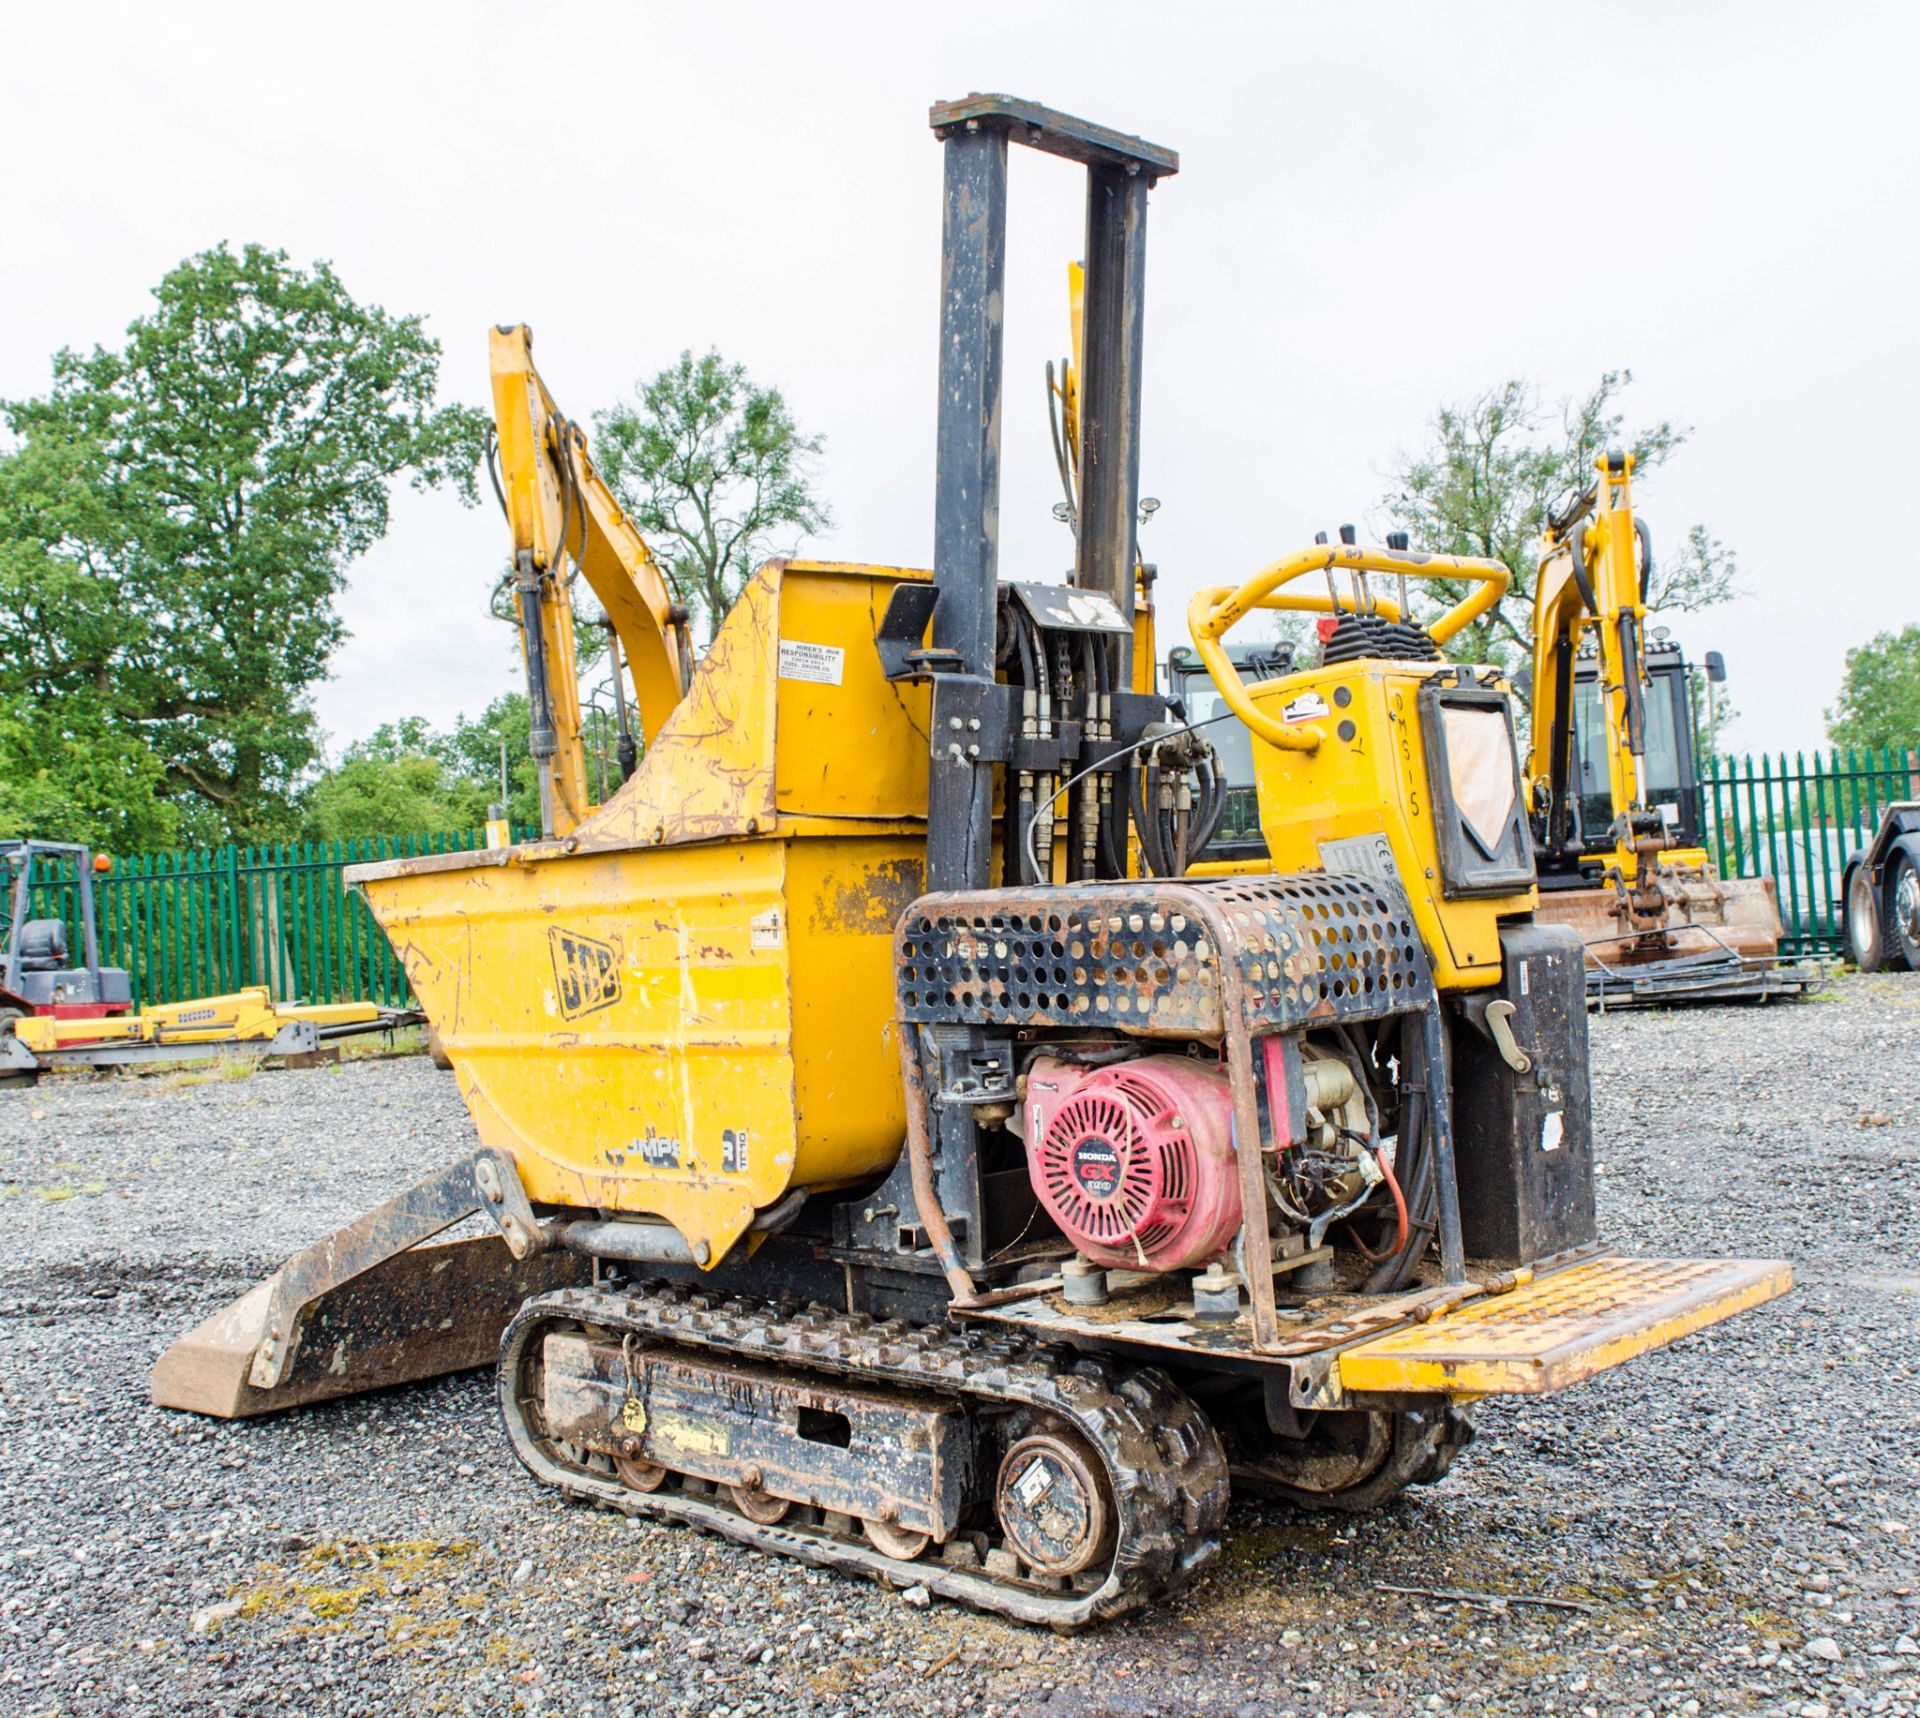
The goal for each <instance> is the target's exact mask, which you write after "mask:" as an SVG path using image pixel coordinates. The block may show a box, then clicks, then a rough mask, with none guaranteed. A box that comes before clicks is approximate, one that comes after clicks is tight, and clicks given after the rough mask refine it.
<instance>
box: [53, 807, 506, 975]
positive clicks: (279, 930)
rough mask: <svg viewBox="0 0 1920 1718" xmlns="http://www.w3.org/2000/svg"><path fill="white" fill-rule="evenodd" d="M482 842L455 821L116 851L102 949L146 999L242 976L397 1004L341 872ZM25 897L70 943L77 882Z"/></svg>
mask: <svg viewBox="0 0 1920 1718" xmlns="http://www.w3.org/2000/svg"><path fill="white" fill-rule="evenodd" d="M515 834H516V838H517V839H524V838H525V834H526V832H524V831H516V832H515ZM485 842H486V833H485V831H484V830H463V831H460V832H457V833H454V834H448V835H417V836H401V837H369V838H367V839H364V840H357V841H302V842H294V843H291V844H289V845H287V846H283V847H214V848H207V849H199V850H195V851H190V852H181V853H154V854H148V855H146V856H144V857H139V858H131V859H117V860H116V861H115V862H114V868H113V870H112V871H111V872H110V873H108V874H106V875H104V876H100V877H97V878H95V880H94V891H93V893H94V911H95V913H96V915H97V917H98V920H99V931H100V958H101V960H102V961H103V962H104V963H105V964H106V965H108V966H121V967H125V968H126V969H127V971H128V973H129V974H131V976H132V982H133V994H134V1001H135V1002H136V1004H138V1005H139V1006H142V1007H144V1006H146V1005H147V1004H149V1003H155V1002H177V1001H179V1000H180V999H182V998H183V997H190V996H219V995H223V994H225V993H226V992H228V991H232V990H238V989H239V988H240V987H241V986H243V985H249V984H264V985H266V986H267V987H268V988H269V989H271V990H272V992H273V994H274V996H275V998H276V999H277V1000H280V1001H300V1002H346V1001H359V1000H365V1001H372V1002H379V1003H384V1004H386V1005H388V1006H389V1007H394V1008H400V1007H405V1006H406V1005H407V1002H408V991H407V979H406V974H405V973H404V972H402V971H401V970H400V963H399V962H398V961H397V960H395V959H394V957H393V951H392V950H391V949H390V948H389V947H388V946H387V939H386V937H385V936H383V935H382V934H381V931H380V927H379V926H378V925H376V924H375V923H374V922H373V915H372V914H371V913H369V912H368V911H367V906H366V903H365V902H364V901H362V900H361V899H360V897H359V896H358V895H357V894H354V893H353V892H352V891H350V890H349V889H348V888H347V887H346V885H345V884H344V883H343V882H342V881H341V873H342V871H344V869H345V868H346V867H347V866H349V865H357V864H362V863H364V862H365V861H367V860H370V859H393V858H401V857H409V856H412V855H415V854H420V853H463V852H467V851H470V850H471V849H473V848H476V847H480V846H483V845H484V844H485ZM33 894H34V900H33V914H34V916H35V917H39V918H62V919H65V920H66V921H67V925H68V932H69V934H68V943H69V946H70V947H72V948H73V949H75V950H76V951H77V950H78V949H79V947H80V942H79V928H80V927H79V918H80V915H79V903H78V898H77V895H76V892H75V885H74V884H73V883H72V882H70V881H68V882H60V881H48V882H45V883H39V884H36V886H35V888H34V892H33Z"/></svg>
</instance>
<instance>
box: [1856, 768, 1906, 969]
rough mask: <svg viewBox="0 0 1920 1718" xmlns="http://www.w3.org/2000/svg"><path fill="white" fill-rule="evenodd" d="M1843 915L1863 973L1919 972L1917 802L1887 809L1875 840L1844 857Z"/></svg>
mask: <svg viewBox="0 0 1920 1718" xmlns="http://www.w3.org/2000/svg"><path fill="white" fill-rule="evenodd" d="M1840 900H1841V911H1842V915H1843V917H1844V919H1845V921H1846V929H1847V954H1848V956H1849V957H1850V958H1851V959H1852V961H1853V963H1854V965H1855V966H1857V967H1859V969H1860V970H1861V971H1862V972H1901V971H1907V972H1920V800H1911V799H1909V800H1902V801H1900V802H1899V803H1898V804H1897V805H1890V806H1888V807H1887V809H1886V811H1885V813H1884V814H1883V815H1882V816H1881V819H1880V827H1879V828H1878V829H1876V830H1875V831H1874V834H1873V839H1872V840H1871V841H1870V842H1868V843H1867V845H1866V846H1865V847H1863V848H1861V849H1860V851H1859V852H1857V853H1853V854H1850V855H1849V856H1848V858H1847V867H1846V871H1845V873H1844V875H1843V878H1842V883H1841V890H1840Z"/></svg>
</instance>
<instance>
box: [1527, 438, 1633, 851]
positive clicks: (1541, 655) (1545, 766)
mask: <svg viewBox="0 0 1920 1718" xmlns="http://www.w3.org/2000/svg"><path fill="white" fill-rule="evenodd" d="M1594 463H1595V465H1596V467H1597V468H1598V470H1599V479H1598V481H1597V482H1596V483H1595V484H1593V485H1592V486H1591V487H1590V488H1589V489H1587V490H1586V491H1585V492H1584V493H1583V494H1582V495H1580V496H1579V497H1578V498H1577V500H1576V501H1575V502H1574V503H1573V505H1572V506H1570V507H1569V508H1567V509H1566V511H1565V512H1564V513H1563V514H1562V515H1561V516H1560V517H1559V518H1557V519H1556V520H1554V521H1553V522H1552V523H1551V524H1550V525H1549V526H1548V529H1547V553H1546V555H1545V556H1544V558H1543V559H1542V561H1541V563H1540V576H1539V579H1538V581H1537V582H1536V585H1535V590H1534V608H1533V672H1534V683H1533V723H1532V758H1531V763H1530V773H1531V774H1532V775H1533V777H1534V779H1535V781H1536V783H1537V784H1539V785H1540V787H1543V788H1544V794H1545V799H1546V811H1547V842H1546V844H1547V849H1548V852H1549V853H1550V854H1553V855H1556V856H1557V855H1559V854H1562V853H1564V852H1565V851H1566V850H1567V848H1568V846H1569V845H1570V844H1571V842H1572V840H1573V833H1574V831H1573V802H1574V800H1575V798H1576V797H1577V791H1578V790H1577V787H1576V784H1575V782H1574V779H1573V772H1574V758H1573V727H1574V723H1573V700H1574V665H1575V662H1576V660H1577V659H1578V657H1579V653H1580V640H1581V636H1582V634H1583V633H1584V632H1585V630H1586V628H1587V627H1588V626H1590V625H1591V626H1593V627H1594V628H1595V629H1596V631H1597V633H1598V638H1599V646H1600V711H1601V721H1602V724H1603V726H1604V730H1605V744H1606V757H1607V789H1608V794H1609V797H1610V799H1611V802H1612V807H1613V844H1614V849H1615V862H1616V863H1617V864H1618V865H1619V866H1620V870H1621V874H1622V875H1623V876H1624V877H1627V878H1631V877H1632V876H1633V875H1634V872H1635V868H1636V864H1635V847H1634V835H1635V822H1636V819H1639V818H1641V817H1643V816H1644V814H1645V812H1646V807H1645V805H1644V804H1643V803H1642V802H1643V798H1644V795H1643V791H1642V783H1643V779H1644V777H1645V774H1646V766H1645V753H1646V703H1645V687H1646V660H1645V656H1646V650H1645V646H1646V615H1647V610H1646V603H1645V600H1644V595H1645V593H1644V591H1643V589H1642V582H1641V581H1642V578H1643V575H1644V571H1645V569H1646V568H1647V567H1650V566H1651V565H1652V539H1651V537H1650V536H1649V534H1648V531H1647V527H1646V524H1645V522H1644V521H1643V520H1641V519H1640V518H1639V516H1638V515H1637V514H1635V512H1634V510H1633V487H1632V478H1633V455H1632V454H1630V453H1620V452H1608V453H1605V454H1602V455H1601V456H1600V457H1599V458H1598V459H1597V460H1596V461H1595V462H1594Z"/></svg>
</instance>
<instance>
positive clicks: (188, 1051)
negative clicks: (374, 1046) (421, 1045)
mask: <svg viewBox="0 0 1920 1718" xmlns="http://www.w3.org/2000/svg"><path fill="white" fill-rule="evenodd" d="M417 1018H418V1016H417V1015H413V1014H408V1013H403V1012H402V1011H399V1010H395V1009H392V1008H382V1007H380V1006H379V1005H378V1004H377V1003H373V1002H323V1003H287V1002H275V1001H274V999H273V993H272V992H271V991H270V990H268V989H267V987H266V986H265V985H263V984H262V985H249V986H247V987H246V988H245V989H243V990H236V991H234V992H233V993H232V994H231V995H228V996H198V997H193V998H191V999H189V1000H187V1001H184V1002H163V1003H156V1004H155V1005H154V1006H152V1007H150V1008H146V1009H143V1010H142V1011H141V1012H140V1013H138V1014H116V1015H112V1016H110V1017H108V1018H107V1019H104V1020H58V1019H51V1018H45V1017H39V1018H32V1017H30V1018H28V1019H24V1020H16V1021H14V1022H13V1024H12V1028H11V1031H10V1034H9V1036H10V1038H11V1040H12V1041H13V1042H14V1043H17V1044H18V1045H19V1046H20V1047H21V1049H22V1050H23V1051H24V1052H25V1053H26V1055H28V1056H31V1057H32V1058H33V1061H34V1065H35V1066H36V1068H40V1069H45V1068H68V1067H72V1068H79V1067H89V1068H99V1067H110V1066H115V1065H121V1064H126V1063H131V1062H136V1061H158V1062H164V1061H174V1060H185V1059H190V1058H191V1057H193V1056H196V1055H205V1054H208V1053H214V1052H222V1051H231V1052H233V1053H234V1054H236V1055H259V1056H310V1055H312V1054H313V1053H314V1052H315V1051H317V1050H318V1049H319V1048H320V1045H321V1043H322V1042H323V1041H324V1040H326V1039H330V1038H338V1037H341V1036H344V1035H346V1033H347V1032H349V1031H352V1030H355V1029H358V1030H364V1031H385V1030H389V1029H391V1028H393V1027H396V1026H402V1025H407V1024H409V1023H410V1022H411V1021H413V1020H415V1019H417ZM7 1065H12V1064H11V1062H9V1063H8V1064H7Z"/></svg>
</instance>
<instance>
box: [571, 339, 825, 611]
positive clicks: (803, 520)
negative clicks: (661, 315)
mask: <svg viewBox="0 0 1920 1718" xmlns="http://www.w3.org/2000/svg"><path fill="white" fill-rule="evenodd" d="M594 429H595V435H594V443H593V453H594V459H595V461H596V462H597V463H598V465H599V467H600V469H601V471H602V472H603V473H604V474H605V476H606V478H607V481H608V483H609V484H610V485H611V486H612V488H613V490H614V493H615V494H617V495H618V496H619V497H620V505H621V506H622V507H624V508H625V509H626V511H627V513H628V515H629V516H630V517H631V518H632V520H633V522H634V523H635V524H636V525H637V526H638V527H639V528H640V530H641V531H642V533H644V534H645V535H646V536H647V537H648V538H649V539H650V540H651V542H652V544H653V548H654V551H655V553H656V554H658V555H659V556H660V557H661V561H662V564H663V565H664V566H665V567H666V569H667V577H668V579H669V580H670V581H671V583H672V585H673V589H674V595H675V596H676V597H678V599H679V600H680V601H681V602H682V603H684V604H685V605H686V606H687V607H688V608H689V609H690V610H691V611H692V612H693V613H695V614H696V615H699V616H701V617H702V618H703V619H704V620H705V622H706V627H707V632H708V635H709V636H711V635H712V633H713V631H714V629H715V628H717V627H718V626H719V624H720V622H721V621H722V620H723V619H724V618H725V616H726V613H727V610H728V609H729V608H731V607H732V606H733V601H734V598H735V597H737V596H738V595H739V594H740V590H741V587H742V586H743V585H745V583H746V582H747V576H748V575H749V574H750V573H751V572H752V571H753V568H754V567H755V565H756V564H757V563H758V562H760V561H761V560H763V559H764V558H765V557H766V556H767V555H768V554H769V553H773V552H777V551H776V549H775V541H776V538H777V537H778V536H779V535H780V534H781V533H783V532H789V531H790V532H792V533H793V541H795V542H797V541H798V539H799V538H800V537H803V536H805V535H807V534H808V533H810V532H815V531H821V530H824V529H825V528H826V527H827V525H828V524H830V523H831V519H830V516H829V514H828V512H827V508H826V506H825V504H824V503H823V502H822V501H821V500H820V498H819V497H818V496H817V495H816V494H815V493H814V489H813V477H812V468H813V462H814V460H815V459H816V457H817V456H818V455H819V453H820V450H821V449H822V448H823V447H824V446H825V445H826V443H825V439H824V438H823V437H821V436H809V435H802V434H801V433H800V429H799V427H798V425H796V424H795V422H794V419H793V414H792V413H791V412H790V411H789V410H788V409H787V403H786V401H785V400H784V399H783V398H782V397H781V394H780V391H779V389H777V388H763V387H760V386H758V385H757V384H756V383H754V382H753V381H751V380H750V379H749V378H748V376H747V372H746V370H745V369H744V368H743V367H742V366H740V365H738V364H728V363H726V362H724V361H723V360H722V358H721V356H720V354H719V353H718V352H715V351H709V352H708V353H707V354H706V355H705V356H704V357H701V358H696V357H694V355H693V354H692V353H691V352H682V353H681V354H680V360H679V362H678V363H677V364H673V365H671V366H669V367H668V368H667V369H664V370H662V371H661V372H660V373H659V374H658V375H657V376H655V377H654V378H653V379H652V380H651V381H649V382H646V383H643V384H642V385H641V387H640V389H639V391H638V394H637V396H636V398H635V399H634V400H633V401H632V402H631V403H623V404H621V405H617V406H615V407H614V408H613V409H612V410H611V411H605V412H599V413H596V414H595V417H594Z"/></svg>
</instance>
